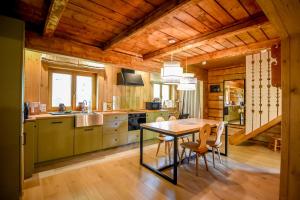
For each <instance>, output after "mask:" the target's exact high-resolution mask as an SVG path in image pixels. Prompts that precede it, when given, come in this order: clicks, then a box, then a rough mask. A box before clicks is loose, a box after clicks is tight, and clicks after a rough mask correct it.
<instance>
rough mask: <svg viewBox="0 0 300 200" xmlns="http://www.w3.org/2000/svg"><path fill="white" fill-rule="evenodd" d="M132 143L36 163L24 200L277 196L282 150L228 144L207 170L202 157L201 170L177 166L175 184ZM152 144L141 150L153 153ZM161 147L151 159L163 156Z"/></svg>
mask: <svg viewBox="0 0 300 200" xmlns="http://www.w3.org/2000/svg"><path fill="white" fill-rule="evenodd" d="M135 147H136V145H130V146H127V147H122V148H117V149H114V150H108V151H102V152H98V153H94V154H88V155H83V156H81V157H77V158H76V159H71V160H67V161H63V162H58V163H54V164H51V165H47V166H40V167H39V168H38V169H39V171H41V170H46V169H47V170H48V171H43V172H39V173H37V174H36V175H35V176H34V177H33V178H32V179H31V180H27V181H26V184H25V190H24V195H23V199H24V200H37V199H38V200H43V199H45V200H46V199H47V200H50V199H53V200H54V199H55V200H60V199H62V200H68V199H90V200H94V199H95V200H97V199H109V200H114V199H119V200H123V199H139V200H143V199H209V200H214V199H230V200H233V199H262V200H268V199H270V200H274V199H278V193H279V166H280V153H278V152H273V151H271V150H269V149H267V148H266V147H263V146H260V145H257V144H249V143H248V144H245V145H242V146H230V147H229V152H230V155H229V157H227V158H225V157H223V158H222V159H223V164H220V163H219V162H218V161H217V162H216V163H217V166H216V168H213V166H212V161H211V153H209V155H208V156H207V157H208V160H209V171H206V170H205V168H204V162H203V160H200V162H201V164H200V166H201V167H200V170H199V176H198V177H197V176H195V167H194V166H195V163H194V161H192V162H191V163H190V164H184V165H182V166H181V167H179V172H178V173H179V174H178V177H179V184H178V185H177V186H175V185H173V184H171V183H169V182H167V181H165V180H164V179H162V178H160V177H158V176H156V175H154V174H153V173H152V172H150V171H149V170H147V169H145V168H143V167H141V166H140V165H139V150H138V149H137V148H135ZM155 150H156V145H155V144H150V145H149V146H147V147H146V152H145V154H146V155H147V156H149V157H153V158H155V157H154V156H152V155H154V154H155ZM166 160H167V158H166V157H165V156H164V152H163V148H162V151H161V152H160V154H159V158H158V159H156V160H155V161H153V164H154V165H155V163H156V164H161V163H162V162H164V161H165V162H166Z"/></svg>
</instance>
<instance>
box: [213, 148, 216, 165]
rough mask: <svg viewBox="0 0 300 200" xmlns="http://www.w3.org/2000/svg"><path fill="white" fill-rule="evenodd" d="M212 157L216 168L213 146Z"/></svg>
mask: <svg viewBox="0 0 300 200" xmlns="http://www.w3.org/2000/svg"><path fill="white" fill-rule="evenodd" d="M212 159H213V165H214V168H215V167H216V165H215V148H214V147H212Z"/></svg>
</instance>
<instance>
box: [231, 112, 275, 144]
mask: <svg viewBox="0 0 300 200" xmlns="http://www.w3.org/2000/svg"><path fill="white" fill-rule="evenodd" d="M280 124H281V115H280V116H278V117H277V118H275V119H273V120H271V121H269V122H268V123H266V124H264V125H262V126H261V127H259V128H257V129H255V130H254V131H252V132H250V133H248V134H245V133H244V132H243V133H241V132H239V133H236V134H234V135H232V136H231V137H230V138H229V143H230V144H231V145H239V144H241V143H242V142H245V141H247V140H249V139H253V138H256V137H257V136H259V135H260V134H262V133H269V134H273V133H277V132H278V130H279V131H280V128H279V125H280ZM277 134H278V133H277Z"/></svg>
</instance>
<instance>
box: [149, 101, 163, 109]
mask: <svg viewBox="0 0 300 200" xmlns="http://www.w3.org/2000/svg"><path fill="white" fill-rule="evenodd" d="M146 109H147V110H160V109H161V102H146Z"/></svg>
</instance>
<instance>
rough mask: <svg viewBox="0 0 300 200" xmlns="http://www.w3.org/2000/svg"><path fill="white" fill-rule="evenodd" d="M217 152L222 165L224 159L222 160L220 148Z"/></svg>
mask: <svg viewBox="0 0 300 200" xmlns="http://www.w3.org/2000/svg"><path fill="white" fill-rule="evenodd" d="M217 151H218V156H219V160H220V163H221V164H222V159H221V153H220V149H219V148H217Z"/></svg>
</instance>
